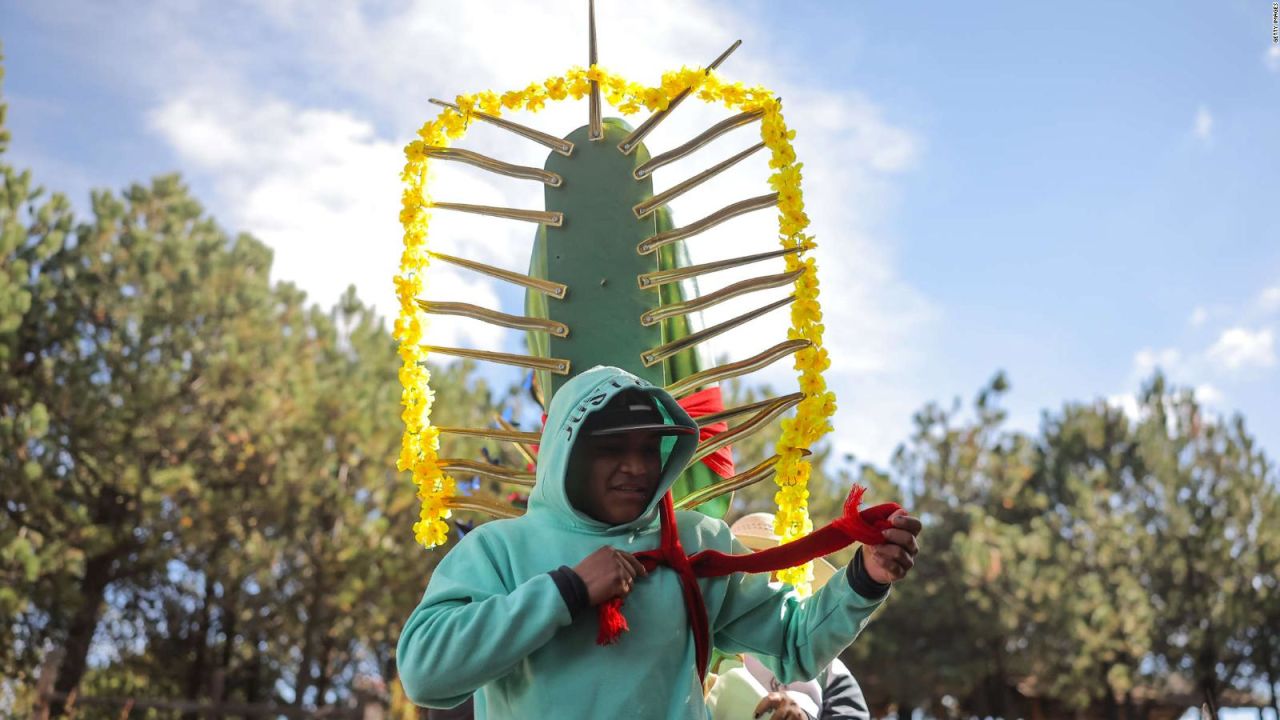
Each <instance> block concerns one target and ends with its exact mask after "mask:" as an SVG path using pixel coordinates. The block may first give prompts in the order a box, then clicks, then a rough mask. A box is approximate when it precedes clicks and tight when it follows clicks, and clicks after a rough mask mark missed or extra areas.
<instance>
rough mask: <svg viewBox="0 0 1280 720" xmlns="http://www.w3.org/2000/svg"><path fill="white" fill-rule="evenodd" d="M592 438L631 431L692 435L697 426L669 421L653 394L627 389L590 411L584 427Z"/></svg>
mask: <svg viewBox="0 0 1280 720" xmlns="http://www.w3.org/2000/svg"><path fill="white" fill-rule="evenodd" d="M584 429H585V430H586V432H587V434H588V435H590V436H591V437H600V436H602V435H619V434H621V433H629V432H652V433H657V434H659V435H692V434H694V433H696V432H697V429H696V428H691V427H685V426H684V425H675V424H670V423H668V422H666V419H665V418H664V417H663V416H662V412H661V411H660V410H658V406H657V405H656V404H655V401H654V399H653V397H652V396H651V395H649V394H647V393H643V392H640V391H639V390H624V391H623V392H620V393H618V394H617V395H615V396H614V397H613V399H612V400H610V401H609V402H608V404H606V405H605V406H604V407H602V408H600V409H599V410H597V411H595V412H593V413H591V416H590V417H588V418H587V422H586V427H585V428H584Z"/></svg>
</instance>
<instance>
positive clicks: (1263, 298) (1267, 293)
mask: <svg viewBox="0 0 1280 720" xmlns="http://www.w3.org/2000/svg"><path fill="white" fill-rule="evenodd" d="M1258 309H1259V310H1261V311H1262V312H1263V313H1264V314H1267V313H1273V312H1275V311H1276V310H1280V285H1273V286H1271V287H1269V288H1266V289H1264V290H1263V291H1262V292H1260V293H1258Z"/></svg>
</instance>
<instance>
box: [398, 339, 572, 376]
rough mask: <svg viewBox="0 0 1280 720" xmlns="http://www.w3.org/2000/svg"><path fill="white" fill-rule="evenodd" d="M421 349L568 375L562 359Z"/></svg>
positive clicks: (433, 348)
mask: <svg viewBox="0 0 1280 720" xmlns="http://www.w3.org/2000/svg"><path fill="white" fill-rule="evenodd" d="M421 347H422V348H423V349H424V350H426V351H427V352H434V353H440V354H441V355H453V356H454V357H464V358H470V359H472V360H487V361H489V362H496V363H501V364H503V365H515V366H517V367H523V368H531V369H533V370H549V371H550V372H553V373H555V374H557V375H568V374H569V366H570V363H569V361H568V360H565V359H563V358H540V357H534V356H533V355H515V354H513V353H500V352H490V351H488V350H468V349H466V348H455V347H441V346H439V345H422V346H421Z"/></svg>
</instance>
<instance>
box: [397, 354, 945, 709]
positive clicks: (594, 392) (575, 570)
mask: <svg viewBox="0 0 1280 720" xmlns="http://www.w3.org/2000/svg"><path fill="white" fill-rule="evenodd" d="M697 437H698V436H697V425H696V423H694V421H693V419H692V418H690V417H689V415H688V414H687V413H686V412H685V411H684V410H683V409H682V408H681V407H680V406H679V405H678V404H677V403H676V401H675V400H674V399H673V398H672V397H671V396H670V395H669V394H668V393H666V392H665V391H663V390H662V389H660V388H657V387H654V386H652V385H650V384H649V383H647V382H645V381H644V380H641V379H640V378H637V377H635V376H634V375H631V374H630V373H627V372H626V371H623V370H620V369H618V368H613V367H595V368H592V369H590V370H588V371H586V372H583V373H582V374H580V375H578V376H577V377H575V378H573V379H571V380H570V381H568V382H567V383H565V385H564V386H563V387H562V388H561V389H560V390H559V392H557V393H556V394H555V396H554V398H553V399H552V402H551V407H550V408H549V413H548V416H547V422H546V426H545V427H544V429H543V433H542V441H541V444H540V447H539V457H538V468H537V484H536V487H535V488H534V490H533V493H532V495H531V496H530V498H529V507H528V511H527V512H526V513H525V515H523V516H521V517H519V518H515V519H511V520H497V521H494V522H489V523H485V524H483V525H480V526H478V527H476V528H475V529H474V530H473V531H471V532H470V533H468V534H467V535H466V536H465V537H464V538H463V539H462V540H461V541H460V542H459V543H458V545H457V546H456V547H454V548H453V549H452V550H451V551H450V552H449V553H448V554H447V555H446V556H445V557H444V559H443V560H441V562H440V564H439V566H438V567H437V568H436V569H435V571H434V572H433V573H432V576H431V581H430V582H429V583H428V585H427V590H426V593H425V594H424V595H423V598H422V602H421V603H419V605H418V607H417V608H416V609H415V610H414V611H413V613H412V614H411V615H410V616H409V619H408V620H407V621H406V622H405V625H404V629H403V630H402V632H401V634H400V641H399V644H398V647H397V650H396V663H397V666H398V674H399V676H400V681H401V684H402V685H403V687H404V690H405V693H406V694H407V695H408V697H409V698H410V699H411V700H413V701H414V702H415V703H417V704H419V705H425V706H428V707H438V708H444V707H453V706H456V705H458V704H460V703H462V702H464V701H465V700H466V699H467V698H468V697H470V696H472V695H473V694H474V695H475V709H476V717H477V718H538V717H575V718H576V717H593V718H596V717H598V718H697V719H698V720H704V719H705V718H707V717H708V714H707V709H706V706H705V704H704V703H703V687H702V682H701V680H700V675H701V673H703V672H705V671H706V668H698V667H696V666H695V650H694V638H693V635H692V633H691V632H690V625H689V622H688V620H687V616H686V614H685V606H684V601H683V599H682V598H683V596H682V593H681V587H680V580H679V578H678V577H677V574H676V573H675V572H673V571H671V570H669V569H667V568H656V569H654V570H653V571H651V572H648V573H646V572H645V569H644V567H643V566H642V565H641V564H640V562H639V561H638V560H636V558H635V557H633V555H632V553H634V552H639V551H643V550H650V549H653V548H654V547H655V546H657V545H658V541H659V521H658V515H659V513H658V503H659V500H660V499H661V498H662V496H663V495H664V494H665V493H666V492H667V490H668V489H669V488H670V487H671V485H672V483H674V482H675V480H676V478H677V477H678V476H679V475H680V472H681V471H682V470H683V469H684V467H685V465H686V464H687V463H688V461H689V459H690V457H691V456H692V454H693V452H694V449H695V448H696V446H697V442H698V440H697ZM676 518H677V523H676V524H677V525H678V527H679V537H680V541H681V544H682V545H683V547H684V548H685V549H686V550H687V551H688V552H690V553H694V552H697V551H699V550H707V549H714V550H720V551H722V552H732V553H746V552H749V551H748V550H747V549H746V548H745V546H743V545H742V544H741V543H739V542H738V541H737V540H735V539H734V538H733V536H732V534H731V533H730V532H729V527H728V526H727V525H726V524H725V523H724V522H723V521H721V520H718V519H714V518H711V517H708V516H705V515H702V514H701V513H697V512H678V513H677V515H676ZM893 525H894V529H891V530H885V531H884V536H885V540H886V542H885V543H884V544H883V545H878V546H876V547H875V548H874V549H872V550H871V551H869V552H867V553H866V554H865V557H864V553H863V552H862V550H859V551H858V553H857V554H856V555H855V557H854V561H853V562H852V563H851V564H850V565H851V566H850V567H849V568H846V569H842V570H840V571H839V572H838V573H837V574H836V576H835V577H833V578H832V579H831V580H830V581H829V582H827V584H826V585H825V586H823V588H822V589H821V590H819V591H818V592H817V593H815V594H814V595H812V596H811V597H808V598H804V599H801V598H800V597H799V596H798V595H797V594H796V593H795V591H794V589H792V588H791V587H790V586H786V585H781V584H778V583H772V584H771V583H770V582H769V576H768V575H767V574H744V573H734V574H732V575H728V576H723V577H714V578H702V579H699V580H698V585H699V587H700V588H701V591H702V596H703V600H704V602H705V605H706V613H707V619H708V625H709V631H710V633H711V641H712V644H713V645H714V647H715V648H717V649H719V650H721V651H723V652H725V653H751V654H753V655H755V656H757V657H759V658H760V659H761V661H762V662H764V663H765V664H766V665H767V666H768V667H769V668H770V670H772V671H773V672H774V674H775V675H776V676H777V677H778V678H779V679H780V680H781V681H783V682H789V681H792V680H797V679H809V678H812V677H814V676H815V675H816V674H817V673H818V672H819V671H820V670H821V669H822V668H824V667H826V666H827V665H828V664H830V663H831V661H832V660H833V659H834V658H835V657H836V656H837V655H838V654H839V653H840V651H841V650H843V649H844V648H845V647H847V646H848V645H849V644H850V643H851V642H853V640H854V638H855V637H856V636H857V635H858V632H859V631H860V630H861V629H862V627H863V626H864V625H865V624H866V622H867V619H868V618H869V617H870V615H871V613H872V611H874V610H875V609H876V607H877V606H879V604H880V603H881V602H883V600H884V598H885V597H886V596H887V594H888V591H889V584H890V583H891V582H893V581H896V580H898V579H901V578H902V577H903V576H905V575H906V574H907V572H908V571H909V570H910V568H911V566H912V564H913V562H914V556H915V553H916V551H917V546H916V543H915V536H916V535H917V534H918V533H919V531H920V522H919V520H916V519H915V518H911V517H908V516H906V515H905V514H903V515H898V516H896V517H894V518H893ZM616 598H622V599H624V600H625V611H626V618H627V622H628V623H629V625H630V630H629V632H626V633H625V634H623V635H622V636H621V638H620V639H619V640H618V641H617V642H616V643H614V644H612V645H598V644H597V616H596V612H594V611H593V610H594V608H595V607H596V606H598V605H600V604H601V603H604V602H607V601H610V600H613V599H616Z"/></svg>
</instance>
